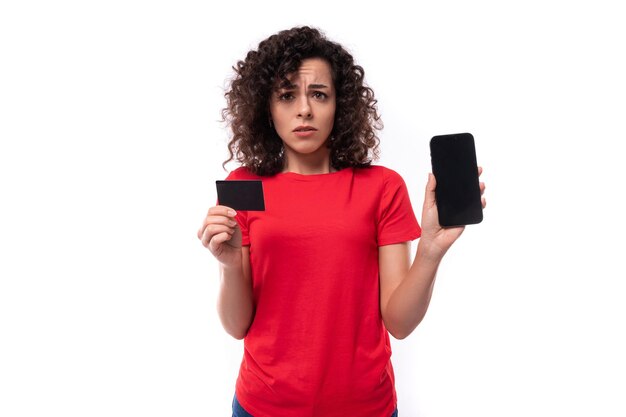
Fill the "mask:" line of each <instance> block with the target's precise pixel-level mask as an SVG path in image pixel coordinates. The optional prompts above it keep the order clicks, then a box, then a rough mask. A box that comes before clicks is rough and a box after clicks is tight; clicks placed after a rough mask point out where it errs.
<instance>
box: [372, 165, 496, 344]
mask: <svg viewBox="0 0 626 417" xmlns="http://www.w3.org/2000/svg"><path fill="white" fill-rule="evenodd" d="M478 173H479V175H480V174H482V168H478ZM435 187H436V181H435V177H434V176H433V175H432V174H430V175H429V177H428V184H427V185H426V195H425V196H424V206H423V209H422V237H421V238H420V241H419V244H418V246H417V253H416V254H415V259H414V260H413V263H412V264H411V263H410V247H411V246H410V242H404V243H399V244H394V245H386V246H381V247H380V248H379V250H378V258H379V273H380V311H381V314H382V317H383V321H384V323H385V327H386V328H387V330H388V331H389V333H391V335H392V336H393V337H395V338H396V339H404V338H405V337H407V336H408V335H410V334H411V333H412V332H413V330H415V328H416V327H417V325H418V324H419V323H420V322H421V321H422V319H423V318H424V316H425V315H426V311H427V310H428V305H429V304H430V298H431V295H432V292H433V286H434V284H435V276H436V274H437V269H438V268H439V264H440V263H441V259H443V256H444V255H445V253H446V252H447V251H448V249H450V246H452V244H453V243H454V242H455V241H456V240H457V239H458V238H459V237H460V236H461V233H463V230H464V227H450V228H445V229H444V228H442V227H441V226H440V225H439V219H438V214H437V204H436V202H435ZM480 190H481V194H482V193H483V192H484V191H485V184H484V183H480ZM482 204H483V208H484V207H485V205H486V202H485V199H484V198H483V199H482Z"/></svg>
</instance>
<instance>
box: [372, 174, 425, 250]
mask: <svg viewBox="0 0 626 417" xmlns="http://www.w3.org/2000/svg"><path fill="white" fill-rule="evenodd" d="M382 176H383V190H382V195H381V199H380V208H379V217H378V224H377V241H378V246H384V245H391V244H394V243H401V242H407V241H411V240H415V239H417V238H418V237H420V236H421V233H422V229H421V228H420V226H419V224H418V222H417V219H416V218H415V213H414V212H413V207H412V205H411V200H410V199H409V193H408V190H407V188H406V184H405V183H404V180H403V179H402V177H401V176H400V174H398V173H397V172H395V171H393V170H390V169H386V168H385V169H383V173H382Z"/></svg>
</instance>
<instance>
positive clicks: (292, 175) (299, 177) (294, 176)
mask: <svg viewBox="0 0 626 417" xmlns="http://www.w3.org/2000/svg"><path fill="white" fill-rule="evenodd" d="M351 170H352V168H350V167H348V168H343V169H340V170H338V171H334V172H327V173H325V174H299V173H297V172H291V171H288V172H279V173H278V174H276V178H287V179H291V180H296V181H321V180H325V179H327V178H334V177H336V176H337V175H341V174H342V173H346V172H349V171H351Z"/></svg>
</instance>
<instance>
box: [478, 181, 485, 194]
mask: <svg viewBox="0 0 626 417" xmlns="http://www.w3.org/2000/svg"><path fill="white" fill-rule="evenodd" d="M479 185H480V195H483V194H484V193H485V183H484V182H481V183H480V184H479Z"/></svg>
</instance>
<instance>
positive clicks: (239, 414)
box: [233, 395, 398, 417]
mask: <svg viewBox="0 0 626 417" xmlns="http://www.w3.org/2000/svg"><path fill="white" fill-rule="evenodd" d="M233 417H254V416H253V415H252V414H250V413H248V412H247V411H246V410H244V409H243V407H242V406H241V404H239V401H237V396H236V395H235V398H233ZM391 417H398V409H397V408H396V411H394V412H393V414H392V415H391Z"/></svg>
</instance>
